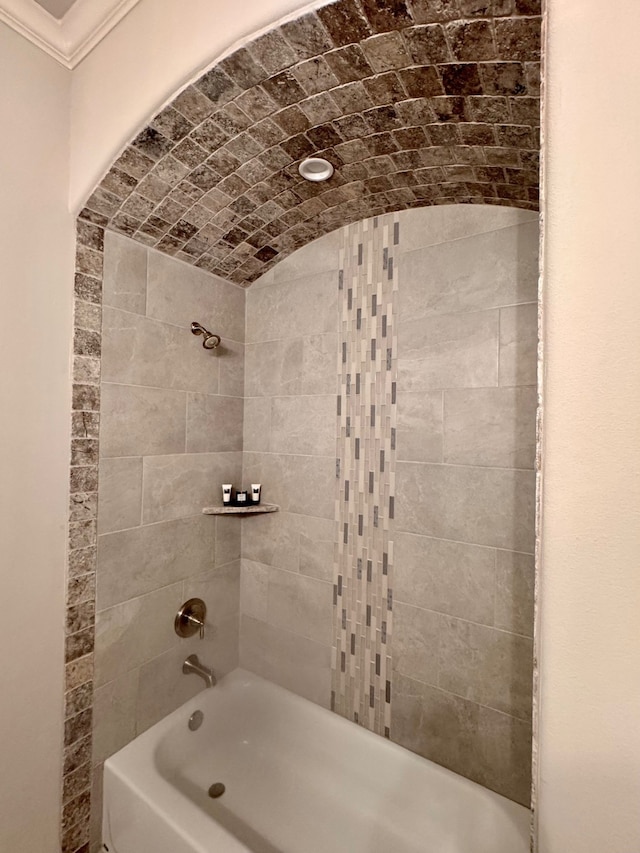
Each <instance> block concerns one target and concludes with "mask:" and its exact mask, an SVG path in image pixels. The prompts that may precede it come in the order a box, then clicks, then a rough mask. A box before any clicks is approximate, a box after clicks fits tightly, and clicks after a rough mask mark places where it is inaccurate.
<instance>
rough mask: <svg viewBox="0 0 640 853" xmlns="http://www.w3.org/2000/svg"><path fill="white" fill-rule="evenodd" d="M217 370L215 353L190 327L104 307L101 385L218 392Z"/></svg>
mask: <svg viewBox="0 0 640 853" xmlns="http://www.w3.org/2000/svg"><path fill="white" fill-rule="evenodd" d="M218 368H219V365H218V361H217V358H216V353H215V350H206V351H205V350H203V349H202V347H198V346H197V344H196V341H195V340H194V337H193V335H192V334H191V332H190V331H189V330H188V329H184V328H180V327H179V326H172V325H170V324H169V323H159V322H158V321H157V320H150V319H149V318H148V317H141V316H139V315H138V314H131V313H129V312H127V311H119V310H118V309H116V308H105V309H104V317H103V346H102V381H103V382H117V383H119V384H121V385H150V386H153V387H154V388H176V389H180V390H182V391H201V392H204V393H206V394H216V393H217V391H218ZM108 412H109V410H108V409H107V413H108Z"/></svg>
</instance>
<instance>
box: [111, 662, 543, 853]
mask: <svg viewBox="0 0 640 853" xmlns="http://www.w3.org/2000/svg"><path fill="white" fill-rule="evenodd" d="M196 710H201V711H203V713H204V721H203V723H202V725H201V727H200V728H199V729H198V730H197V731H195V732H192V731H190V730H189V728H188V721H189V717H190V716H191V714H192V713H193V712H194V711H196ZM214 782H222V783H224V785H225V786H226V792H225V793H224V794H223V795H222V796H221V797H220V798H219V799H211V798H210V797H209V796H208V793H207V792H208V789H209V787H210V786H211V785H212V784H213V783H214ZM103 827H104V828H103V840H104V844H105V845H106V847H107V848H108V850H109V851H110V853H240V851H242V852H243V853H246V851H251V853H527V851H528V850H529V811H528V810H527V809H525V808H523V807H522V806H519V805H516V804H515V803H512V802H510V801H509V800H507V799H505V798H504V797H500V796H499V795H497V794H494V793H492V792H491V791H487V790H486V789H484V788H482V787H480V786H479V785H476V784H475V783H473V782H469V781H468V780H467V779H463V778H462V777H461V776H457V775H456V774H455V773H451V772H450V771H448V770H445V769H444V768H442V767H439V766H438V765H436V764H432V763H431V762H429V761H425V760H424V759H421V758H418V757H417V756H416V755H413V754H412V753H410V752H408V751H407V750H405V749H403V748H402V747H399V746H396V745H394V744H392V743H389V742H388V741H385V740H384V739H383V738H380V737H378V736H377V735H373V734H371V733H370V732H367V731H365V730H364V729H362V728H359V727H358V726H356V725H354V724H353V723H349V722H347V721H346V720H344V719H342V718H341V717H338V716H337V715H336V714H332V713H331V712H330V711H326V710H324V709H322V708H320V707H318V706H317V705H314V704H313V703H311V702H308V701H307V700H305V699H301V698H300V697H299V696H296V695H294V694H293V693H290V692H289V691H287V690H284V689H283V688H281V687H277V686H276V685H274V684H271V683H270V682H268V681H265V680H263V679H261V678H259V677H258V676H256V675H252V674H250V673H248V672H244V671H243V670H236V671H235V672H233V673H232V674H231V675H228V676H227V677H226V678H223V679H222V680H221V681H220V682H219V683H218V685H217V686H216V687H214V688H213V689H211V690H205V691H203V692H202V693H200V694H199V695H198V696H196V697H195V698H194V699H192V700H191V701H189V702H188V703H187V704H186V705H183V706H182V707H181V708H179V709H178V710H177V711H175V712H174V713H173V714H171V715H170V716H168V717H166V718H165V719H164V720H161V722H159V723H158V724H157V725H155V726H154V727H153V728H151V729H149V731H147V732H145V733H144V734H143V735H141V736H140V737H138V738H136V740H134V741H133V742H132V743H130V744H129V745H128V746H126V747H125V748H124V749H122V750H120V752H118V753H116V755H114V756H112V757H111V758H110V759H109V760H108V761H107V762H106V764H105V768H104V824H103Z"/></svg>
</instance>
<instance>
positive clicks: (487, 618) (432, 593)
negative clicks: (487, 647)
mask: <svg viewBox="0 0 640 853" xmlns="http://www.w3.org/2000/svg"><path fill="white" fill-rule="evenodd" d="M395 558H396V571H395V581H394V596H395V600H396V601H400V602H404V603H406V604H413V605H416V606H418V607H424V608H427V609H429V610H436V611H438V612H440V613H447V614H448V615H450V616H459V617H460V618H462V619H469V620H470V621H472V622H481V623H483V624H485V625H492V624H493V620H494V599H495V590H494V584H495V574H496V570H495V565H496V552H495V550H494V549H493V548H485V547H481V546H479V545H468V544H463V543H460V542H448V541H446V540H443V539H430V538H427V537H426V536H416V535H414V534H412V533H402V532H398V533H397V534H396V543H395Z"/></svg>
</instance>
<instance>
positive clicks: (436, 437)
mask: <svg viewBox="0 0 640 853" xmlns="http://www.w3.org/2000/svg"><path fill="white" fill-rule="evenodd" d="M396 448H397V453H396V458H398V459H404V460H407V461H412V462H442V391H432V392H428V391H426V392H425V391H422V392H418V393H412V392H410V391H405V390H404V389H403V388H400V390H399V392H398V426H397V438H396Z"/></svg>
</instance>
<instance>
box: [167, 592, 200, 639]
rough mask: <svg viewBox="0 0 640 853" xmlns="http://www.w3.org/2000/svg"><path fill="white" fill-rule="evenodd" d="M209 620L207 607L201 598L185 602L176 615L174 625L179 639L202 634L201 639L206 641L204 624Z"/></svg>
mask: <svg viewBox="0 0 640 853" xmlns="http://www.w3.org/2000/svg"><path fill="white" fill-rule="evenodd" d="M206 618H207V605H206V604H205V603H204V601H203V600H202V599H201V598H190V599H189V601H185V603H184V604H183V605H182V607H181V608H180V610H178V612H177V613H176V618H175V621H174V623H173V626H174V628H175V631H176V634H177V635H178V636H179V637H183V638H186V637H193V635H194V634H197V633H200V639H201V640H202V639H204V623H205V619H206Z"/></svg>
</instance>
